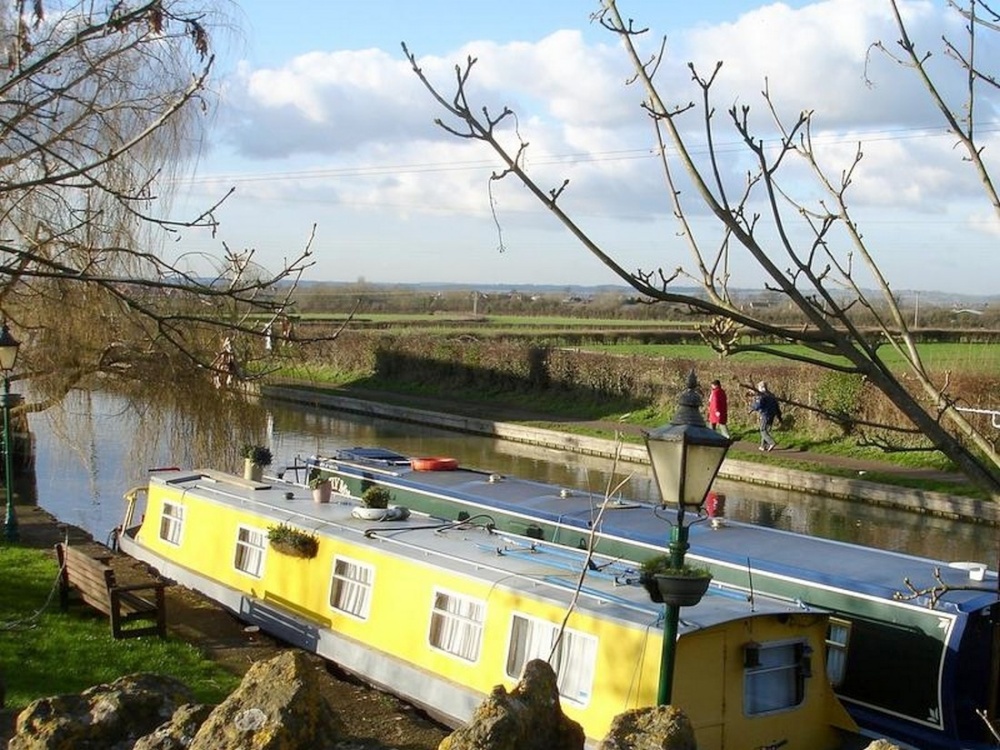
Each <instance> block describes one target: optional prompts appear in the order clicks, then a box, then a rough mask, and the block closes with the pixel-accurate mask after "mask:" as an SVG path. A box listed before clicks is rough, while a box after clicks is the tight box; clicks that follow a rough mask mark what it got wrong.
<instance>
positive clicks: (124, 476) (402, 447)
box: [31, 395, 1000, 570]
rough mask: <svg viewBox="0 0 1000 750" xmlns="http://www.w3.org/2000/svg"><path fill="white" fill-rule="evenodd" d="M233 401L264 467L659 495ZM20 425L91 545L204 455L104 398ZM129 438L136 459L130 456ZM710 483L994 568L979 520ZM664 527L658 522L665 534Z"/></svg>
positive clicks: (769, 521) (734, 504)
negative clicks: (389, 460)
mask: <svg viewBox="0 0 1000 750" xmlns="http://www.w3.org/2000/svg"><path fill="white" fill-rule="evenodd" d="M242 408H245V409H249V410H259V414H251V415H249V416H250V417H251V418H253V419H255V420H257V423H258V424H260V425H261V426H262V430H263V432H264V433H265V434H266V438H265V441H266V442H267V444H268V445H269V447H270V448H271V450H272V452H273V453H274V463H273V464H272V466H271V470H277V469H280V468H281V467H283V466H287V465H293V464H294V463H295V462H296V461H298V462H300V463H301V462H302V461H303V460H304V459H305V458H306V457H307V456H310V455H312V454H317V453H318V454H330V453H332V452H333V451H336V450H337V449H339V448H344V447H351V446H358V445H367V446H381V447H385V448H389V449H392V450H395V451H398V452H400V453H403V454H406V455H413V456H421V455H422V456H450V457H453V458H456V459H458V461H459V462H460V463H461V464H462V465H464V466H470V467H475V468H479V469H483V470H487V471H490V472H496V473H500V474H507V475H511V476H519V477H525V478H531V479H535V480H538V481H542V482H547V483H551V484H555V485H559V486H562V487H570V488H577V489H585V490H588V491H590V492H593V493H597V494H598V495H599V496H603V495H604V494H605V493H607V492H608V491H609V490H610V491H611V492H612V494H614V495H615V496H621V497H625V498H632V499H638V500H648V501H656V500H657V499H658V498H657V494H656V489H655V485H654V484H653V482H652V477H651V474H650V472H649V470H648V468H647V467H645V466H639V465H635V464H622V465H615V463H614V462H613V461H611V460H609V459H601V458H597V457H592V456H580V455H575V454H569V453H565V452H562V451H557V450H553V449H548V448H538V447H534V446H530V445H524V444H520V443H513V442H508V441H503V440H497V439H493V438H487V437H480V436H476V435H468V434H465V433H458V432H451V431H448V430H442V429H438V428H433V427H427V426H423V425H415V424H409V423H403V422H394V421H391V420H384V419H375V418H371V417H364V416H358V415H353V414H348V413H345V412H334V411H327V410H317V409H315V408H311V407H304V406H298V405H291V404H286V403H278V402H262V403H261V404H259V405H255V404H249V405H247V406H245V407H242ZM31 429H32V430H33V431H34V433H35V438H36V446H37V449H36V456H37V458H36V482H37V498H38V503H39V505H41V506H42V507H43V508H45V509H46V510H48V511H49V512H50V513H52V514H53V515H55V516H56V517H57V518H59V519H60V520H62V521H65V522H66V523H70V524H73V525H75V526H79V527H81V528H83V529H85V530H86V531H88V532H89V533H91V534H92V535H93V536H94V538H95V539H97V540H99V541H106V540H107V539H108V537H109V534H110V532H111V530H112V529H113V528H114V527H115V526H116V525H117V524H118V522H119V520H120V516H121V510H122V501H121V498H122V495H123V494H124V493H125V492H126V491H127V490H128V489H129V488H131V487H133V486H136V485H139V484H142V483H143V482H144V477H145V476H146V474H147V472H148V470H149V468H151V467H154V466H191V461H192V460H195V461H202V460H203V459H192V458H191V456H190V455H189V454H190V450H189V444H190V442H191V441H187V442H184V441H182V442H180V443H178V442H177V441H176V439H174V440H170V439H168V436H167V435H166V433H164V434H163V435H150V434H139V430H140V429H141V428H140V427H139V422H138V420H137V419H136V418H135V416H134V414H133V412H132V411H130V410H129V409H126V408H124V405H123V403H122V402H121V401H120V400H119V399H117V398H115V397H111V396H107V395H97V396H89V397H87V398H84V399H81V400H79V401H78V402H76V403H75V404H71V405H70V407H69V408H68V409H67V410H64V411H63V412H61V413H60V414H59V416H58V418H56V417H55V416H54V415H50V414H48V413H43V414H36V415H32V417H31ZM147 432H148V429H147ZM140 442H141V443H142V445H143V446H144V449H143V451H142V453H141V455H142V456H143V457H144V458H142V459H137V458H136V450H135V448H136V445H137V444H139V443H140ZM171 444H173V445H174V447H171ZM229 460H230V461H231V462H232V463H233V464H235V463H236V461H235V460H234V459H229ZM199 465H205V466H209V467H211V468H220V469H229V470H233V471H236V470H241V466H238V465H226V464H225V460H224V459H218V460H213V459H211V458H210V459H209V460H208V462H207V463H204V464H199ZM715 489H716V491H717V492H720V493H723V494H724V495H725V496H726V499H727V502H726V515H727V517H729V518H732V519H735V520H741V521H749V522H753V523H758V524H762V525H766V526H770V527H775V528H781V529H789V530H793V531H797V532H802V533H807V534H812V535H815V536H822V537H827V538H831V539H836V540H840V541H846V542H856V543H859V544H864V545H868V546H872V547H879V548H883V549H890V550H895V551H899V552H904V553H908V554H914V555H920V556H925V557H932V558H936V559H941V560H944V561H977V562H983V563H986V564H987V565H988V566H989V567H990V568H991V569H993V570H995V569H997V564H998V553H1000V550H998V546H1000V542H998V534H997V532H996V529H994V528H991V527H988V526H984V525H980V524H975V523H969V522H962V521H952V520H947V519H941V518H935V517H932V516H926V515H921V514H916V513H909V512H905V511H899V510H892V509H887V508H878V507H873V506H868V505H864V504H859V503H853V502H849V501H842V500H835V499H830V498H820V497H814V496H809V495H803V494H798V493H793V492H788V491H782V490H773V489H769V488H763V487H758V486H754V485H744V484H739V483H735V482H730V481H722V480H720V481H718V482H716V485H715ZM720 533H724V532H720ZM668 534H669V528H668V527H667V526H666V525H665V526H664V540H665V541H666V539H667V536H668Z"/></svg>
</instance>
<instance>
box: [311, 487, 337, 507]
mask: <svg viewBox="0 0 1000 750" xmlns="http://www.w3.org/2000/svg"><path fill="white" fill-rule="evenodd" d="M312 493H313V502H314V503H328V502H330V496H331V495H332V494H333V485H332V484H330V482H323V484H321V485H319V486H318V487H313V491H312Z"/></svg>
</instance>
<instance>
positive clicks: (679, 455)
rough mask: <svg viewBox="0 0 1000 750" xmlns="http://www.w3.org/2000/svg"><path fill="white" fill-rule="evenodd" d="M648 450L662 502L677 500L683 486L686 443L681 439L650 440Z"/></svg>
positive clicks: (647, 442) (647, 445)
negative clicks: (682, 474)
mask: <svg viewBox="0 0 1000 750" xmlns="http://www.w3.org/2000/svg"><path fill="white" fill-rule="evenodd" d="M646 450H647V451H648V452H649V462H650V464H651V465H652V466H653V476H654V477H655V479H656V485H657V487H659V490H660V500H661V502H664V503H666V502H668V501H671V502H676V501H677V500H678V497H677V493H678V491H679V489H680V486H681V479H682V476H681V472H682V470H683V460H684V443H683V441H680V440H671V441H667V440H648V441H646Z"/></svg>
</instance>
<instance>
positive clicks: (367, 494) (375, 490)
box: [361, 484, 392, 508]
mask: <svg viewBox="0 0 1000 750" xmlns="http://www.w3.org/2000/svg"><path fill="white" fill-rule="evenodd" d="M390 500H392V494H391V493H390V492H389V490H387V489H386V488H385V487H382V486H380V485H377V484H375V485H372V486H371V487H369V488H368V489H366V490H365V491H364V492H363V493H361V502H362V503H363V504H364V506H365V507H366V508H388V507H389V501H390Z"/></svg>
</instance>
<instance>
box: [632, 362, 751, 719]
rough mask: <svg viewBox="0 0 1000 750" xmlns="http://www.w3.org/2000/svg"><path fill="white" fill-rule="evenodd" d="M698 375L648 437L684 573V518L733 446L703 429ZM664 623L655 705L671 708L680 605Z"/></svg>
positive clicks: (673, 559)
mask: <svg viewBox="0 0 1000 750" xmlns="http://www.w3.org/2000/svg"><path fill="white" fill-rule="evenodd" d="M697 388H698V379H697V378H696V377H695V374H694V371H693V370H692V371H691V374H690V375H688V380H687V388H686V389H685V390H684V391H682V392H681V394H680V395H679V396H678V398H677V404H678V408H677V411H676V412H675V413H674V417H673V419H672V420H671V421H670V424H668V425H664V426H663V427H658V428H657V429H655V430H653V431H651V432H648V433H646V436H645V437H646V450H647V451H648V452H649V462H650V464H651V465H652V467H653V477H654V478H655V479H656V484H657V487H658V488H659V490H660V501H661V503H663V504H666V499H667V498H668V497H669V498H673V499H674V500H675V501H676V502H677V523H676V525H673V527H672V528H671V530H670V543H669V544H668V545H667V551H668V552H669V554H670V565H671V568H674V569H677V570H680V569H682V568H683V567H684V555H685V553H686V552H687V550H688V525H689V524H688V525H685V523H684V516H685V514H686V513H687V512H688V511H689V510H690V511H693V512H694V513H695V514H699V513H700V511H701V507H702V504H703V503H704V502H705V496H706V495H707V494H708V490H709V488H710V487H711V486H712V481H713V480H714V479H715V476H716V474H718V473H719V467H721V466H722V461H723V459H724V458H725V457H726V452H727V451H728V450H729V446H730V444H731V442H732V441H731V440H730V439H729V438H726V437H723V436H722V435H721V434H719V433H718V432H716V431H715V430H713V429H711V428H710V427H708V426H707V425H706V424H705V419H704V417H703V416H702V413H701V401H702V399H701V394H700V393H699V392H698V390H697ZM665 606H666V613H665V615H664V620H663V650H662V653H661V657H660V682H659V691H658V694H657V700H656V702H657V704H658V705H661V706H665V705H667V704H668V703H670V694H671V691H672V690H673V680H674V652H675V649H676V645H677V624H678V621H679V620H680V607H681V605H679V604H676V603H673V602H670V601H667V602H666V605H665Z"/></svg>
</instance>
